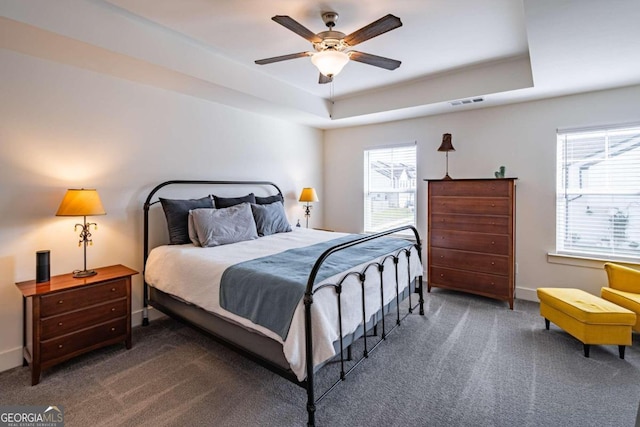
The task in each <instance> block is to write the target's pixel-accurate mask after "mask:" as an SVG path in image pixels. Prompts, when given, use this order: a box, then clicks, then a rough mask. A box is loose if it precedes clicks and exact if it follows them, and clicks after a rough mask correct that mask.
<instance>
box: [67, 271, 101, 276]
mask: <svg viewBox="0 0 640 427" xmlns="http://www.w3.org/2000/svg"><path fill="white" fill-rule="evenodd" d="M96 274H98V272H97V271H95V270H76V271H74V272H73V277H75V278H81V277H91V276H95V275H96Z"/></svg>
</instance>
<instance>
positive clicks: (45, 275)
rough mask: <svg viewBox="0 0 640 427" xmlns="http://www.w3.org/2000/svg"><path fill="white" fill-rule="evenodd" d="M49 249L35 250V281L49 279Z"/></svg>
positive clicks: (46, 280)
mask: <svg viewBox="0 0 640 427" xmlns="http://www.w3.org/2000/svg"><path fill="white" fill-rule="evenodd" d="M49 255H50V251H38V252H36V283H43V282H48V281H49V276H50V274H51V267H50V256H49Z"/></svg>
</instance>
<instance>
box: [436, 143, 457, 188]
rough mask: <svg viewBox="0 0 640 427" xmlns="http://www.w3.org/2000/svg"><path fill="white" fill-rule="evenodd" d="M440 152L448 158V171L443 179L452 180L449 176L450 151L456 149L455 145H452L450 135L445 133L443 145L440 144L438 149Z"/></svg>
mask: <svg viewBox="0 0 640 427" xmlns="http://www.w3.org/2000/svg"><path fill="white" fill-rule="evenodd" d="M438 151H444V152H445V153H446V156H447V170H446V173H445V175H444V178H442V179H451V177H450V176H449V151H456V149H455V148H453V144H452V143H451V134H450V133H445V134H443V135H442V144H440V147H438Z"/></svg>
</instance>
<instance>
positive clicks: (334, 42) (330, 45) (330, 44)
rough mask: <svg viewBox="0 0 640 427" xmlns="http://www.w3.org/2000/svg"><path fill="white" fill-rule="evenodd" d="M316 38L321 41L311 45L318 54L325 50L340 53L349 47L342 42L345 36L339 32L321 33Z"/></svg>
mask: <svg viewBox="0 0 640 427" xmlns="http://www.w3.org/2000/svg"><path fill="white" fill-rule="evenodd" d="M318 37H320V38H321V39H322V41H321V42H320V43H313V47H314V48H315V50H317V51H318V52H322V51H325V50H337V51H338V52H342V51H343V50H345V49H347V48H348V47H349V45H348V44H346V43H345V42H344V41H343V39H344V37H345V34H344V33H341V32H340V31H331V30H329V31H323V32H321V33H318Z"/></svg>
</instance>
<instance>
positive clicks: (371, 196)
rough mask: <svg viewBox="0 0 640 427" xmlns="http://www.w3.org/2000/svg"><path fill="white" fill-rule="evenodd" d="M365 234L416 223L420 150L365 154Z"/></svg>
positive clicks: (405, 147)
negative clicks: (417, 168) (417, 163)
mask: <svg viewBox="0 0 640 427" xmlns="http://www.w3.org/2000/svg"><path fill="white" fill-rule="evenodd" d="M364 174H365V176H364V231H365V232H367V233H375V232H378V231H384V230H388V229H390V228H395V227H400V226H403V225H413V226H415V223H416V209H415V201H416V146H415V144H412V145H402V146H396V147H387V148H378V149H373V150H366V151H365V152H364Z"/></svg>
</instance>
